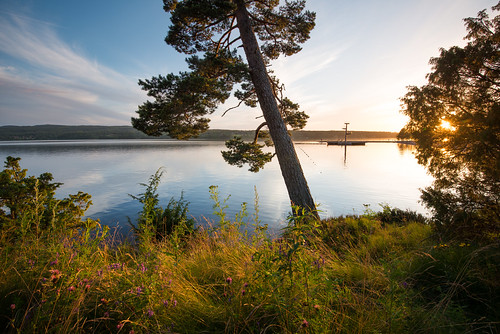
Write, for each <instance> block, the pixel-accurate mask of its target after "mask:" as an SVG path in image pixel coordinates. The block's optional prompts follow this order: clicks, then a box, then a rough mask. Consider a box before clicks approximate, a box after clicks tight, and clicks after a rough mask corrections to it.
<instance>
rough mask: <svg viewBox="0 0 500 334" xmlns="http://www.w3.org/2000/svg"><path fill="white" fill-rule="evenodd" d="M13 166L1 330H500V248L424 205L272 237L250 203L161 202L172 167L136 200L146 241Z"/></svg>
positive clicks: (2, 205) (1, 209) (4, 177)
mask: <svg viewBox="0 0 500 334" xmlns="http://www.w3.org/2000/svg"><path fill="white" fill-rule="evenodd" d="M19 160H20V159H19V158H12V157H8V158H7V162H6V169H5V170H4V171H2V172H1V173H0V199H1V202H0V331H2V332H6V333H44V332H49V333H68V332H73V333H101V332H104V333H109V332H111V333H496V332H498V329H499V327H500V323H499V319H500V307H499V306H500V300H499V298H500V297H499V296H500V283H499V281H498V277H500V268H499V263H500V252H499V248H500V245H499V243H498V238H492V239H490V241H488V242H487V243H486V242H483V243H482V244H479V243H472V242H471V243H466V242H444V241H442V240H441V241H440V240H438V239H437V238H436V236H435V235H434V233H433V230H432V228H431V226H432V224H430V222H428V221H427V219H425V218H424V217H422V216H421V215H419V214H416V213H414V212H408V211H402V210H398V209H391V208H388V207H385V208H383V211H382V212H378V213H375V212H366V214H364V215H363V216H352V217H338V218H331V219H325V220H322V221H317V220H314V219H312V218H311V217H308V216H305V215H304V214H303V213H302V212H301V211H300V210H297V211H296V212H295V214H294V215H292V216H291V217H290V218H289V219H288V224H287V227H286V228H285V229H284V230H283V231H282V232H283V233H282V234H281V236H280V237H279V238H277V239H276V238H275V239H271V238H270V237H269V235H268V234H267V226H266V225H265V224H263V222H261V221H260V220H259V218H258V196H257V195H256V198H255V205H254V210H253V214H251V215H250V214H249V213H248V212H247V206H246V204H243V205H242V207H241V210H240V212H239V213H238V214H237V215H236V216H235V217H232V218H229V217H227V215H226V213H225V209H226V204H225V203H226V201H225V200H224V199H220V198H219V195H218V191H217V187H211V198H212V200H213V203H214V214H215V216H216V217H218V221H212V222H204V223H203V224H197V225H198V227H197V228H195V226H196V224H194V222H193V221H192V220H191V219H188V218H187V217H188V215H187V209H188V204H187V203H186V202H185V201H183V199H182V198H181V199H180V200H174V199H172V200H170V202H169V203H168V205H167V207H165V208H163V207H161V206H159V202H158V194H157V192H156V190H157V186H158V183H159V181H160V178H161V170H159V171H158V172H157V173H156V174H155V175H153V176H152V177H151V179H150V181H149V183H148V184H144V186H145V191H144V192H143V193H142V194H140V195H138V196H134V198H135V199H136V200H138V201H140V203H141V204H142V207H143V208H142V211H141V213H140V215H139V220H138V222H137V224H136V229H135V232H136V239H135V240H134V242H133V243H132V242H129V241H127V240H122V239H121V237H120V236H119V235H118V234H116V233H114V231H113V230H110V229H109V228H108V227H106V226H104V227H103V226H101V225H100V224H99V223H98V222H97V221H93V220H82V217H83V215H84V213H85V210H86V209H87V208H88V207H89V205H90V204H91V201H90V195H88V194H85V193H81V192H79V193H78V194H77V195H69V197H68V198H64V199H62V200H59V199H56V198H55V196H54V195H55V189H56V188H57V187H58V186H59V185H60V184H59V183H52V182H51V181H52V176H51V175H50V174H49V173H44V174H42V175H40V176H39V177H38V178H35V177H32V176H31V177H28V176H26V172H27V171H26V170H23V169H21V167H20V166H19Z"/></svg>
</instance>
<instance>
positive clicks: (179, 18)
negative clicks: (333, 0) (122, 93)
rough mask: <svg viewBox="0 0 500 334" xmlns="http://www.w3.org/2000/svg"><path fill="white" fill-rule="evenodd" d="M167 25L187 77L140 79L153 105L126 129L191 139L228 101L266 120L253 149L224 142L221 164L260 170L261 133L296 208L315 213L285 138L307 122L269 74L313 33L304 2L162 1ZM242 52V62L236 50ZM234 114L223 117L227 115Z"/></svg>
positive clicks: (237, 140) (262, 157)
mask: <svg viewBox="0 0 500 334" xmlns="http://www.w3.org/2000/svg"><path fill="white" fill-rule="evenodd" d="M163 3H164V10H165V11H166V12H167V13H170V20H171V23H172V24H171V26H170V29H169V31H168V34H167V37H166V38H165V41H166V43H167V44H169V45H171V46H173V47H174V48H175V49H176V50H177V51H178V52H181V53H185V54H188V55H189V58H187V59H186V62H187V65H188V68H189V71H186V72H180V73H179V74H168V75H166V76H162V75H159V76H157V77H153V78H151V79H149V80H139V84H140V85H141V86H142V89H143V90H145V91H147V94H148V96H150V97H152V98H153V100H152V101H147V102H145V103H144V104H143V105H141V106H139V109H138V111H137V113H138V115H139V116H138V117H137V118H132V125H133V126H134V127H135V128H137V129H139V130H141V131H143V132H145V133H146V134H148V135H154V136H158V135H162V134H167V135H169V136H171V137H173V138H177V139H188V138H190V137H196V136H197V135H199V134H200V133H202V132H204V131H206V130H207V129H208V127H209V122H210V119H209V118H208V117H207V116H208V115H211V114H213V113H214V112H215V111H216V110H217V108H218V107H219V106H220V105H221V104H223V103H224V102H226V101H227V99H228V98H229V97H230V96H231V93H232V95H233V96H234V97H235V98H236V99H237V100H238V101H239V103H238V105H237V106H235V107H238V106H240V105H242V104H244V105H246V106H249V107H256V106H257V105H259V106H260V109H261V110H262V113H263V117H264V121H263V122H262V124H260V125H259V126H258V127H257V129H256V134H255V139H254V141H253V142H250V143H245V142H243V141H242V140H241V138H234V139H232V140H230V141H228V142H227V143H226V146H227V147H228V149H229V150H228V151H225V152H223V156H224V159H225V160H226V161H227V162H228V163H230V164H233V165H236V166H240V167H241V166H242V165H243V164H244V163H248V164H249V165H250V170H251V171H258V170H259V169H260V168H262V167H263V166H264V164H265V163H266V162H268V161H270V160H271V159H272V158H273V156H274V154H272V153H269V152H268V153H265V152H264V151H263V150H262V149H263V147H264V144H260V143H259V142H258V139H259V138H260V137H261V136H262V135H263V134H264V135H265V132H262V131H261V129H263V128H264V127H267V128H268V130H269V135H270V137H271V138H270V140H268V141H267V142H266V144H267V145H271V144H273V145H274V146H275V152H276V153H275V154H276V155H277V158H278V160H279V163H280V167H281V171H282V174H283V177H284V180H285V183H286V185H287V188H288V192H289V195H290V199H291V201H292V202H293V203H294V204H295V205H299V206H302V207H306V208H313V207H314V203H313V200H312V197H311V195H310V192H309V188H308V186H307V182H306V181H305V178H304V175H303V172H302V169H301V167H300V163H299V161H298V158H297V155H296V153H295V149H294V147H293V143H292V141H291V138H290V136H289V135H288V134H287V126H288V127H290V128H291V129H302V128H303V127H304V126H305V125H306V122H307V118H308V116H307V115H306V114H305V113H304V112H303V111H300V110H299V105H298V104H296V103H294V102H292V101H291V100H290V99H289V98H287V97H286V96H284V86H283V85H282V84H281V83H280V82H279V80H278V78H276V77H275V76H273V75H272V71H270V70H269V66H270V62H271V60H273V59H277V58H278V57H279V56H281V55H284V56H291V55H293V54H295V53H297V52H299V51H300V50H301V46H300V44H302V43H304V42H305V41H306V40H307V39H308V38H309V33H310V31H311V30H312V29H313V28H314V20H315V13H313V12H310V11H307V10H305V1H303V0H294V1H286V2H285V3H284V4H283V5H281V6H280V1H279V0H251V1H244V0H184V1H177V0H164V1H163ZM240 47H243V51H244V55H245V57H246V60H247V62H245V61H244V60H243V57H242V54H241V52H240V51H239V50H238V48H240ZM231 109H233V108H229V109H228V110H226V111H225V112H224V114H226V113H227V112H229V111H230V110H231Z"/></svg>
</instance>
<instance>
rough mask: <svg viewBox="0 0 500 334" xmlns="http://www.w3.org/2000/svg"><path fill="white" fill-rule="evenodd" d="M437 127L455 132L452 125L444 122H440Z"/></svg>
mask: <svg viewBox="0 0 500 334" xmlns="http://www.w3.org/2000/svg"><path fill="white" fill-rule="evenodd" d="M439 126H440V127H441V128H443V129H445V130H449V131H455V127H454V126H453V125H451V123H450V122H448V121H445V120H441V124H440V125H439Z"/></svg>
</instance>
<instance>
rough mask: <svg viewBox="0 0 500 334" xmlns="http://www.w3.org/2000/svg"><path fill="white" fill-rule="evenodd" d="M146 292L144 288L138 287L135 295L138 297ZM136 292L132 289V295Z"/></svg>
mask: <svg viewBox="0 0 500 334" xmlns="http://www.w3.org/2000/svg"><path fill="white" fill-rule="evenodd" d="M143 291H144V288H143V287H142V286H138V287H137V288H135V294H136V295H138V296H139V295H140V294H141V293H142V292H143ZM133 292H134V290H133V289H132V293H133Z"/></svg>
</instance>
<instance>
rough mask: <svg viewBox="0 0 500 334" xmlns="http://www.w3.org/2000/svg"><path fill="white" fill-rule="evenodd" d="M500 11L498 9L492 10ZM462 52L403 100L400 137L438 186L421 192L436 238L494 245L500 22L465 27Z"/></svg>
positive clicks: (438, 64)
mask: <svg viewBox="0 0 500 334" xmlns="http://www.w3.org/2000/svg"><path fill="white" fill-rule="evenodd" d="M492 10H493V12H494V13H495V12H497V11H498V10H500V3H498V4H497V5H496V6H494V7H492ZM464 21H465V25H466V28H467V35H466V37H465V39H466V40H467V41H468V42H467V45H466V46H465V47H463V48H461V47H457V46H454V47H451V48H449V49H441V50H440V55H439V57H436V58H431V60H430V64H431V65H432V72H431V73H429V74H428V75H427V80H428V82H427V84H426V85H424V86H422V87H415V86H410V87H408V92H407V94H406V95H405V96H404V97H403V98H402V99H401V101H402V113H404V114H405V115H407V116H409V118H410V120H409V121H408V123H407V124H406V125H405V127H404V128H403V129H402V130H401V133H400V135H401V136H406V137H411V138H413V139H414V140H415V141H416V143H417V154H416V156H417V158H418V161H419V163H420V164H423V165H425V166H426V167H427V169H428V171H429V172H430V174H432V176H434V178H435V181H434V183H433V184H432V186H431V187H428V188H426V189H425V190H423V191H422V200H423V202H424V204H425V205H426V206H427V207H428V208H430V209H431V212H432V214H433V220H434V222H435V224H436V229H437V231H438V232H440V233H441V235H443V236H446V237H448V238H450V237H451V238H457V239H478V238H488V239H490V238H498V236H499V232H500V228H499V225H500V215H499V209H500V203H499V201H500V187H499V183H500V182H499V170H500V153H499V152H500V17H499V16H498V15H497V16H495V17H494V18H493V19H490V18H489V16H488V14H487V11H486V10H483V11H481V12H479V13H478V16H477V17H476V18H467V19H465V20H464Z"/></svg>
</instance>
